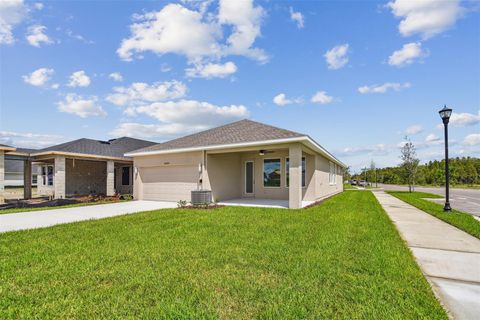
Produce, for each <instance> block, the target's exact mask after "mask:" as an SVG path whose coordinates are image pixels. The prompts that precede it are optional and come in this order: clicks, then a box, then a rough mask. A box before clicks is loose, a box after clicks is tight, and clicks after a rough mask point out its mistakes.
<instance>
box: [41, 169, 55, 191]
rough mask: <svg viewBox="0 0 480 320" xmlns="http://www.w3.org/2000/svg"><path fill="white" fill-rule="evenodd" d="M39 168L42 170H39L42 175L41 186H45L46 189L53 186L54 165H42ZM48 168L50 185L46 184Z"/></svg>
mask: <svg viewBox="0 0 480 320" xmlns="http://www.w3.org/2000/svg"><path fill="white" fill-rule="evenodd" d="M41 167H42V169H41V170H42V174H41V180H42V185H43V186H46V187H52V186H54V185H55V167H54V165H53V164H44V165H42V166H41ZM48 167H52V184H49V183H48ZM44 170H45V171H44ZM44 172H45V173H44ZM37 184H38V176H37Z"/></svg>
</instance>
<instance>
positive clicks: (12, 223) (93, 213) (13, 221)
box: [0, 200, 177, 232]
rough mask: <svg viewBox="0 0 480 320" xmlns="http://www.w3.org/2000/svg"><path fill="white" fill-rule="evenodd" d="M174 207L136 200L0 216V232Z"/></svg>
mask: <svg viewBox="0 0 480 320" xmlns="http://www.w3.org/2000/svg"><path fill="white" fill-rule="evenodd" d="M176 207H177V204H176V203H175V202H166V201H144V200H141V201H140V200H137V201H128V202H118V203H108V204H98V205H91V206H84V207H73V208H63V209H50V210H41V211H30V212H18V213H8V214H0V232H7V231H16V230H26V229H35V228H44V227H50V226H53V225H56V224H63V223H70V222H77V221H84V220H95V219H102V218H108V217H114V216H119V215H124V214H129V213H136V212H141V211H149V210H157V209H167V208H176Z"/></svg>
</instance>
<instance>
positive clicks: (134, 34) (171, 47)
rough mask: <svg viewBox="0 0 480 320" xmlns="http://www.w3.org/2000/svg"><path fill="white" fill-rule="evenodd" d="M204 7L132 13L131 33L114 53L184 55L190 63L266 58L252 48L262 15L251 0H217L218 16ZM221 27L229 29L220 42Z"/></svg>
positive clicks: (124, 55) (168, 7) (169, 7)
mask: <svg viewBox="0 0 480 320" xmlns="http://www.w3.org/2000/svg"><path fill="white" fill-rule="evenodd" d="M205 10H206V9H205ZM205 10H199V11H196V10H190V9H188V8H186V7H184V6H182V5H181V4H168V5H166V6H165V7H163V8H162V9H161V10H160V11H152V12H148V13H145V14H143V15H135V17H136V20H137V21H136V22H135V23H134V24H132V25H131V26H130V31H131V36H130V37H129V38H127V39H123V40H122V43H121V45H120V47H119V48H118V50H117V54H118V55H119V57H120V58H121V59H123V60H127V61H129V60H132V59H133V58H134V57H135V56H138V54H141V53H142V52H146V51H151V52H153V53H156V54H159V55H161V54H166V53H175V54H180V55H185V56H186V57H187V59H188V61H189V62H190V63H199V62H202V61H204V60H205V59H209V60H211V59H214V60H217V59H219V58H221V57H224V56H227V55H230V54H233V55H242V56H247V57H250V58H252V59H256V60H258V61H260V62H265V61H266V60H267V59H268V58H267V56H266V55H265V53H264V52H263V50H261V49H258V48H253V47H252V46H253V43H254V42H255V39H256V38H257V37H258V36H260V25H261V21H262V17H263V9H262V8H261V7H260V6H257V7H255V6H254V5H253V3H252V1H251V0H249V1H228V0H220V5H219V11H218V16H215V15H214V13H212V12H205ZM222 27H229V28H226V30H225V31H229V30H231V32H230V35H229V36H228V38H227V39H226V40H225V41H222V39H223V35H224V34H225V33H226V32H223V31H224V30H222ZM140 57H141V56H140Z"/></svg>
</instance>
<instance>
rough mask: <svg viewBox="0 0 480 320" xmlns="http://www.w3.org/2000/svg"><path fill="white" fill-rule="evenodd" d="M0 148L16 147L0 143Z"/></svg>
mask: <svg viewBox="0 0 480 320" xmlns="http://www.w3.org/2000/svg"><path fill="white" fill-rule="evenodd" d="M0 148H15V147H12V146H9V145H6V144H1V143H0Z"/></svg>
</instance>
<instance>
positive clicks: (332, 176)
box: [328, 161, 337, 184]
mask: <svg viewBox="0 0 480 320" xmlns="http://www.w3.org/2000/svg"><path fill="white" fill-rule="evenodd" d="M328 182H329V183H330V184H336V183H337V165H336V164H335V163H333V162H331V161H330V173H329V175H328Z"/></svg>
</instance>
